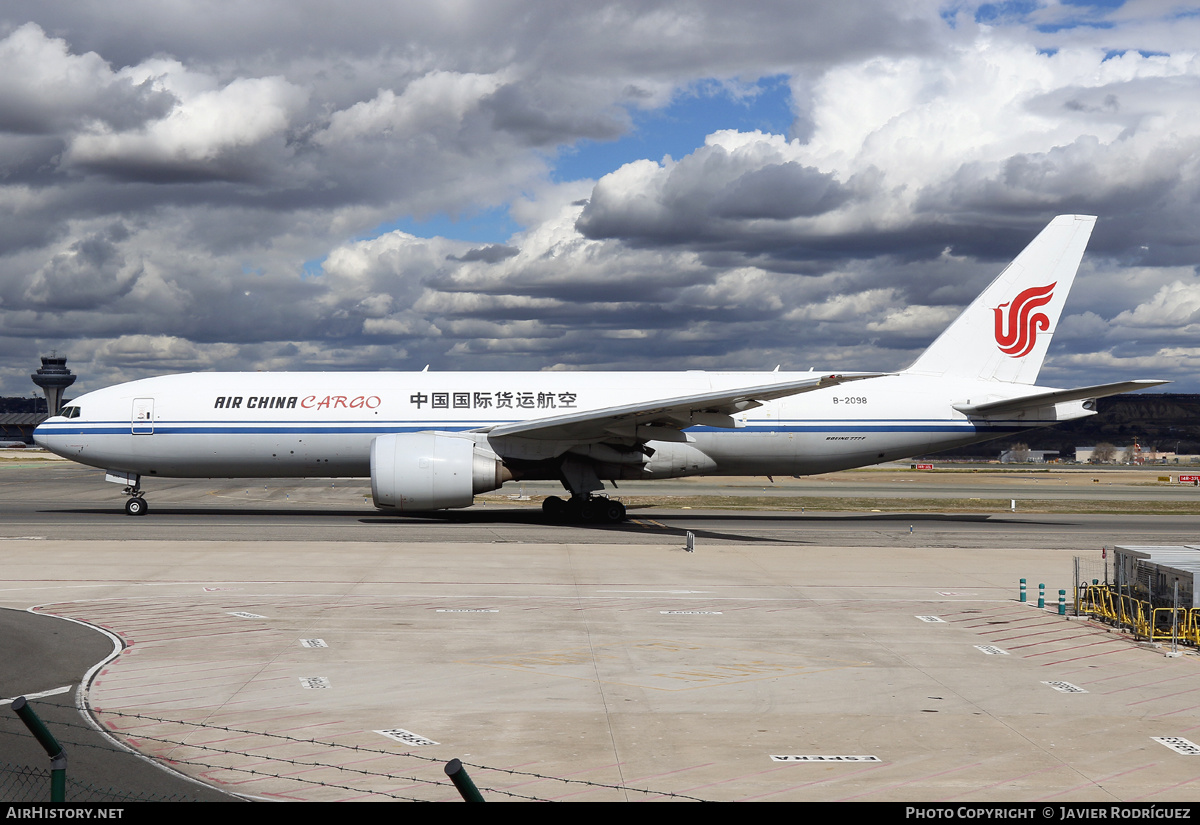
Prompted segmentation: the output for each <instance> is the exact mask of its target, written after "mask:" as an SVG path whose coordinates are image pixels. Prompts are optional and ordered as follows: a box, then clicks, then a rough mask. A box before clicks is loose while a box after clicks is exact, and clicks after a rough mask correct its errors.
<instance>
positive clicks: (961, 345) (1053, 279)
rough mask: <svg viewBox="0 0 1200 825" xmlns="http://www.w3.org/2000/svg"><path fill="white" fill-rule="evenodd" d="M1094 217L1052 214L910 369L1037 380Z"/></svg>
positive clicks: (1016, 380)
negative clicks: (1034, 236) (1028, 242)
mask: <svg viewBox="0 0 1200 825" xmlns="http://www.w3.org/2000/svg"><path fill="white" fill-rule="evenodd" d="M1095 223H1096V219H1095V218H1094V217H1092V216H1090V215H1059V216H1058V217H1057V218H1055V219H1054V220H1052V221H1050V223H1049V224H1048V225H1047V226H1046V228H1045V229H1043V230H1042V231H1041V232H1040V233H1038V236H1037V237H1036V238H1034V239H1033V241H1031V242H1030V244H1029V246H1027V247H1025V249H1024V251H1022V252H1021V254H1020V255H1018V256H1017V257H1016V258H1015V259H1014V260H1013V262H1012V263H1010V264H1009V265H1008V266H1007V267H1005V268H1004V271H1003V272H1001V273H1000V275H999V276H998V277H997V278H996V280H994V281H992V282H991V283H990V284H989V285H988V287H987V289H985V290H984V291H983V293H982V294H980V296H979V297H978V298H976V299H975V300H974V301H972V302H971V305H970V306H968V307H967V308H966V309H965V310H963V313H962V315H960V316H958V318H957V319H955V321H954V323H952V324H951V325H950V326H949V327H948V328H947V329H946V331H945V332H943V333H942V334H941V335H939V336H938V338H937V340H936V341H934V342H933V343H932V344H930V346H929V349H927V350H925V352H924V353H922V354H921V356H920V357H919V358H918V359H917V360H916V361H915V362H914V363H913V365H912V366H911V367H909V368H908V370H906V371H907V372H916V373H925V374H930V375H952V376H961V377H963V378H978V379H982V380H988V381H1008V382H1012V383H1016V384H1033V383H1036V381H1037V376H1038V372H1040V371H1041V369H1042V362H1043V361H1044V360H1045V358H1046V349H1047V348H1048V347H1049V346H1050V339H1051V337H1052V336H1053V335H1054V330H1055V329H1056V328H1057V327H1058V318H1059V316H1060V315H1061V314H1062V308H1063V304H1064V303H1066V300H1067V293H1069V292H1070V291H1071V284H1072V282H1073V281H1074V280H1075V272H1076V270H1078V269H1079V262H1080V261H1081V260H1082V259H1083V250H1084V249H1085V248H1086V247H1087V242H1088V239H1089V238H1090V237H1091V234H1092V227H1093V226H1094V225H1095Z"/></svg>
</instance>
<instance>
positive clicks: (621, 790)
mask: <svg viewBox="0 0 1200 825" xmlns="http://www.w3.org/2000/svg"><path fill="white" fill-rule="evenodd" d="M103 715H104V716H115V717H121V718H125V719H130V720H138V721H144V722H157V723H166V724H172V725H180V726H183V727H185V728H187V729H188V731H189V734H190V733H193V732H197V731H218V732H222V733H230V734H241V735H250V736H256V737H262V738H266V739H269V740H275V741H278V742H281V743H289V744H295V745H308V746H316V747H320V748H325V749H328V750H329V752H330V753H347V752H349V753H353V754H356V755H361V756H381V757H389V758H398V759H407V760H413V761H414V762H417V763H421V766H422V767H428V766H431V765H438V766H444V765H445V764H446V760H445V759H441V758H438V757H432V756H422V755H419V754H414V753H411V752H407V751H395V750H387V749H384V748H373V747H368V746H364V745H347V744H342V743H338V742H330V741H328V740H323V739H317V738H300V737H294V736H288V735H286V734H278V733H265V732H263V731H257V730H249V729H245V728H235V727H229V726H225V725H214V724H207V723H203V722H185V721H181V720H178V719H168V718H165V717H157V716H148V715H145V714H138V713H125V712H121V711H112V710H106V711H103ZM75 730H78V731H86V732H87V733H88V734H92V735H94V733H95V729H94V728H93V727H91V726H88V725H85V724H83V723H82V722H80V723H75V722H57V723H56V724H55V731H56V736H57V737H58V739H59V741H60V742H61V743H62V744H63V745H64V747H67V746H70V747H77V748H91V749H99V750H107V751H110V752H112V753H123V752H124V751H121V750H119V749H118V748H116V747H114V746H111V745H102V744H96V743H94V742H85V741H80V740H79V738H78V737H72V736H69V735H68V734H67V733H66V731H75ZM59 731H63V732H62V733H59ZM0 734H11V735H20V734H19V733H18V732H17V731H6V730H3V729H0ZM106 734H107V735H108V736H113V737H120V736H125V735H129V734H123V733H120V732H114V731H106ZM131 738H135V739H137V740H138V741H141V742H154V743H158V744H161V745H165V746H168V747H175V748H186V749H189V750H191V751H199V752H200V753H201V754H203V756H201V755H199V754H198V755H195V756H187V757H185V756H183V755H180V754H178V753H173V754H172V755H171V756H161V755H160V756H155V757H151V758H154V759H156V760H157V761H160V762H163V763H164V764H166V765H168V766H170V767H180V766H187V767H190V768H199V769H202V770H214V771H215V770H219V771H229V772H233V773H235V774H238V775H243V776H245V777H247V778H262V779H276V780H281V781H286V782H291V783H296V786H297V787H305V788H309V789H329V790H337V791H344V792H350V793H354V794H359V795H364V796H367V797H370V798H376V799H393V800H397V801H405V802H424V801H431V799H430V797H419V796H414V795H410V794H411V793H413V791H412V790H410V792H409V794H405V793H401V792H399V791H398V790H395V789H392V790H389V789H387V788H386V787H383V786H386V785H387V784H389V783H390V784H395V783H398V782H400V783H408V784H409V785H410V786H411V787H417V788H420V789H422V790H428V791H432V792H433V795H434V798H438V799H454V798H457V795H458V792H457V790H456V789H455V788H454V785H453V784H452V783H451V782H450V780H449V779H448V778H446V777H445V776H444V775H443V774H442V772H441V771H439V772H438V775H437V776H435V777H434V778H430V777H423V776H418V775H411V774H400V773H394V772H391V771H372V770H369V769H366V768H362V767H352V766H348V765H340V764H336V763H335V762H332V761H321V760H319V759H297V758H287V757H284V756H280V755H275V754H269V755H268V754H260V753H254V752H252V750H232V749H229V748H224V747H219V746H215V745H212V744H200V743H197V742H192V741H186V740H187V736H174V737H164V736H152V735H148V734H145V733H138V734H136V735H133V736H131ZM72 739H74V741H72ZM226 757H235V758H236V760H238V761H241V762H243V763H244V764H230V762H231V760H229V759H227V758H226ZM255 760H257V761H255ZM462 764H463V765H464V766H466V767H468V768H471V769H474V770H476V771H480V772H483V775H486V776H487V777H488V781H489V782H492V783H493V784H491V785H487V786H485V785H482V784H480V783H479V777H478V775H477V776H476V777H475V781H476V785H477V786H478V787H479V790H480V792H482V793H484V794H486V795H492V796H495V797H504V798H507V799H511V800H514V801H522V802H552V801H556V798H552V797H557V798H561V797H562V796H564V795H567V794H569V793H572V792H576V793H585V792H587V791H589V790H604V791H613V792H616V793H617V794H619V795H623V796H624V797H625V798H627V799H628V798H630V795H634V797H635V798H639V799H653V798H657V799H662V800H678V801H688V802H705V801H708V800H705V799H701V798H699V797H695V796H689V795H687V794H681V793H675V792H672V791H663V790H654V789H651V788H639V787H633V786H630V785H614V784H609V783H604V782H595V781H592V780H587V779H568V778H565V777H559V776H551V775H547V774H542V773H537V772H534V771H521V770H515V769H510V768H497V767H493V766H490V765H483V764H479V763H473V762H466V761H463V762H462ZM275 766H279V767H275ZM7 767H8V770H6V769H5V766H3V765H0V774H4V775H6V776H9V777H10V780H9V781H10V782H13V783H29V782H32V781H33V780H32V779H30V778H29V773H28V772H29V771H31V770H32V771H35V772H36V771H37V770H38V769H22V768H18V767H17V766H7ZM414 767H415V766H414ZM285 769H287V770H290V771H292V772H290V773H289V772H285ZM309 769H324V770H333V771H336V772H338V773H339V774H340V775H342V776H344V777H346V780H345V781H346V783H347V784H343V783H339V782H330V781H323V780H320V779H314V778H307V777H305V776H302V775H299V773H297V772H296V771H304V770H309ZM47 775H48V772H47ZM505 777H511V778H512V779H513V780H514V781H518V780H519V782H520V783H521V784H529V783H532V782H544V783H557V784H556V785H554V786H553V787H556V788H557V789H560V790H559V792H558V793H555V794H552V795H549V796H547V795H542V796H535V795H532V794H528V793H518V792H516V791H514V790H511V788H512V787H514V785H513V784H508V785H507V786H504V785H503V784H500V785H498V784H496V783H495V779H497V778H505ZM355 780H363V782H362V783H361V784H348V783H351V782H354V781H355ZM77 784H79V783H77ZM16 786H17V785H15V784H14V787H16ZM5 787H7V786H6V784H5V782H4V780H0V794H2V793H3V789H4V788H5ZM20 787H21V788H22V790H23V791H25V790H26V786H25V784H21V785H20ZM43 787H44V786H43ZM109 793H110V794H117V793H118V792H116V791H109ZM72 796H73V797H74V796H75V795H74V794H73V795H72ZM115 798H119V797H117V796H110V797H106V799H115ZM126 798H128V799H150V798H153V797H148V796H131V797H126ZM157 799H167V797H157Z"/></svg>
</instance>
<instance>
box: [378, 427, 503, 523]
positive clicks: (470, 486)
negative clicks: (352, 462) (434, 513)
mask: <svg viewBox="0 0 1200 825" xmlns="http://www.w3.org/2000/svg"><path fill="white" fill-rule="evenodd" d="M510 478H512V475H511V474H510V473H509V472H508V469H507V468H506V467H505V466H504V464H503V463H502V462H501V461H500V459H499V457H498V456H497V455H496V454H495V453H493V452H492V451H491V450H489V449H488V448H487V447H481V446H479V445H478V444H476V443H475V442H474V441H472V440H471V439H470V438H469V437H465V436H461V435H457V434H455V433H439V432H421V433H397V434H395V435H381V436H379V438H376V439H375V440H374V441H372V442H371V498H372V499H374V501H375V506H376V507H378V508H380V509H381V510H382V509H389V510H403V511H407V512H422V511H428V510H443V509H447V508H451V507H470V506H471V503H472V501H474V498H475V494H476V493H484V492H487V491H488V490H495V489H496V488H498V487H499V486H500V485H501V484H503V483H504V482H505V481H507V480H508V479H510Z"/></svg>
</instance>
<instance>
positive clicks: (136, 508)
mask: <svg viewBox="0 0 1200 825" xmlns="http://www.w3.org/2000/svg"><path fill="white" fill-rule="evenodd" d="M146 509H147V508H146V499H144V498H142V497H141V496H134V497H132V498H130V499H129V500H128V501H126V502H125V512H126V513H127V514H129V515H131V516H144V515H146Z"/></svg>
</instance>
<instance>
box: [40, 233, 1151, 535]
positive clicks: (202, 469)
mask: <svg viewBox="0 0 1200 825" xmlns="http://www.w3.org/2000/svg"><path fill="white" fill-rule="evenodd" d="M1095 220H1096V219H1095V218H1093V217H1089V216H1083V215H1062V216H1060V217H1057V218H1055V219H1054V220H1053V221H1051V222H1050V224H1049V225H1048V226H1047V227H1046V228H1045V229H1043V230H1042V232H1041V233H1040V234H1039V235H1038V236H1037V237H1036V238H1035V239H1034V240H1033V242H1032V243H1030V244H1029V246H1028V247H1026V248H1025V250H1024V251H1023V252H1022V253H1021V254H1020V255H1019V256H1017V258H1016V260H1014V261H1013V262H1012V263H1011V264H1009V265H1008V267H1006V268H1005V269H1004V271H1003V272H1001V273H1000V275H999V277H997V278H996V280H994V281H993V282H992V283H991V284H990V285H989V286H988V287H987V289H985V290H984V291H983V294H981V295H980V296H979V297H978V298H976V299H975V301H974V302H973V303H972V304H971V305H970V306H969V307H967V308H966V310H964V311H963V313H962V315H960V316H959V317H958V319H957V320H955V321H954V323H953V324H951V325H950V327H949V328H948V329H947V330H946V331H945V332H943V333H942V335H941V336H940V337H939V338H938V339H937V340H936V341H934V342H933V344H932V345H931V346H930V347H929V349H927V350H926V351H925V352H924V353H923V354H922V355H921V356H920V357H919V358H918V359H917V360H916V362H915V363H914V364H913V365H912V366H910V367H909V368H908V369H906V370H903V371H901V372H897V373H886V374H885V373H830V372H812V371H809V372H803V373H790V372H779V371H778V370H776V371H775V372H703V371H689V372H645V373H612V372H458V373H431V372H417V373H392V372H342V373H329V372H316V373H313V372H309V373H303V372H300V373H255V372H248V373H192V374H187V375H167V376H161V377H158V378H146V379H143V380H140V381H132V382H129V383H127V384H120V385H118V386H115V387H110V388H108V389H103V390H99V391H97V392H90V393H87V394H86V395H83V396H81V397H79V398H77V399H75V400H74V401H72V402H71V403H70V405H69V406H67V407H66V408H65V409H64V410H63V411H62V414H61V415H58V416H55V417H53V418H50V419H48V420H47V421H46V422H45V423H43V424H42V425H41V426H39V427H38V428H37V429H36V430H35V431H34V440H35V441H36V442H37V443H38V444H40V445H41V446H43V447H45V448H46V449H48V450H51V451H52V452H55V453H57V454H58V455H61V456H65V457H66V458H70V459H72V460H74V461H78V462H80V463H83V464H88V465H91V466H93V467H99V468H102V469H104V470H106V471H107V474H106V479H107V480H109V481H114V482H118V483H121V484H124V485H125V493H126V495H128V497H129V498H128V500H127V501H126V503H125V510H126V512H128V513H129V514H131V515H142V514H144V513H145V512H146V508H147V505H146V500H145V498H144V496H143V493H142V490H141V481H142V479H143V478H145V477H147V476H150V477H159V476H161V477H177V478H245V477H258V478H266V477H281V476H318V477H368V476H369V477H370V479H371V494H372V496H373V498H374V501H375V506H376V507H377V508H380V509H383V510H391V511H403V512H422V511H430V510H439V509H444V508H451V507H467V506H469V505H470V504H471V503H472V501H473V498H474V495H475V494H476V493H481V492H486V491H488V490H495V489H497V488H498V487H500V485H501V484H503V483H504V482H505V481H508V480H510V479H556V480H559V481H561V482H562V485H563V487H565V488H566V490H568V491H569V492H570V494H571V496H570V499H569V500H563V499H561V498H559V497H557V496H551V497H550V498H548V499H546V501H545V503H544V505H543V507H544V510H545V511H546V514H547V515H549V516H550V517H552V518H556V519H563V520H572V521H575V520H579V521H620V520H622V519H623V518H624V517H625V508H624V506H623V505H622V504H621V503H620V502H619V501H616V500H614V499H609V498H607V497H606V496H603V495H597V493H598V492H599V491H602V490H603V489H604V481H605V480H608V481H614V482H615V481H620V480H625V479H656V478H678V477H680V476H691V475H808V474H812V473H827V472H830V471H833V470H843V469H847V468H850V467H861V466H864V465H868V464H876V463H878V462H882V461H891V460H895V459H900V458H906V457H909V456H913V455H917V454H920V453H928V452H933V451H935V450H942V449H947V448H951V447H958V446H961V445H965V444H971V443H973V442H978V441H985V440H987V439H991V438H997V437H1000V436H1004V435H1010V434H1013V433H1017V432H1020V431H1022V430H1025V429H1029V428H1033V427H1045V426H1048V425H1050V424H1053V423H1055V422H1059V421H1068V420H1071V419H1073V418H1080V417H1083V416H1087V415H1093V414H1094V411H1095V399H1096V398H1100V397H1104V396H1108V395H1116V394H1117V393H1122V392H1128V391H1131V390H1136V389H1142V388H1145V387H1151V386H1156V385H1159V384H1163V383H1166V382H1164V381H1154V380H1139V381H1123V382H1120V383H1115V384H1102V385H1099V386H1091V387H1080V388H1076V389H1056V388H1050V387H1039V386H1036V385H1035V382H1036V380H1037V375H1038V372H1039V371H1040V369H1041V366H1042V361H1043V360H1044V359H1045V356H1046V349H1047V347H1049V345H1050V339H1051V336H1052V335H1053V333H1054V329H1055V326H1056V325H1057V323H1058V319H1059V316H1060V314H1061V313H1062V308H1063V304H1064V302H1065V301H1066V298H1067V293H1068V292H1069V290H1070V288H1071V282H1072V281H1073V280H1074V278H1075V272H1076V270H1077V269H1078V267H1079V262H1080V260H1081V258H1082V257H1083V251H1084V248H1085V247H1086V246H1087V241H1088V238H1089V236H1090V235H1091V231H1092V227H1093V225H1094V224H1095Z"/></svg>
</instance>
